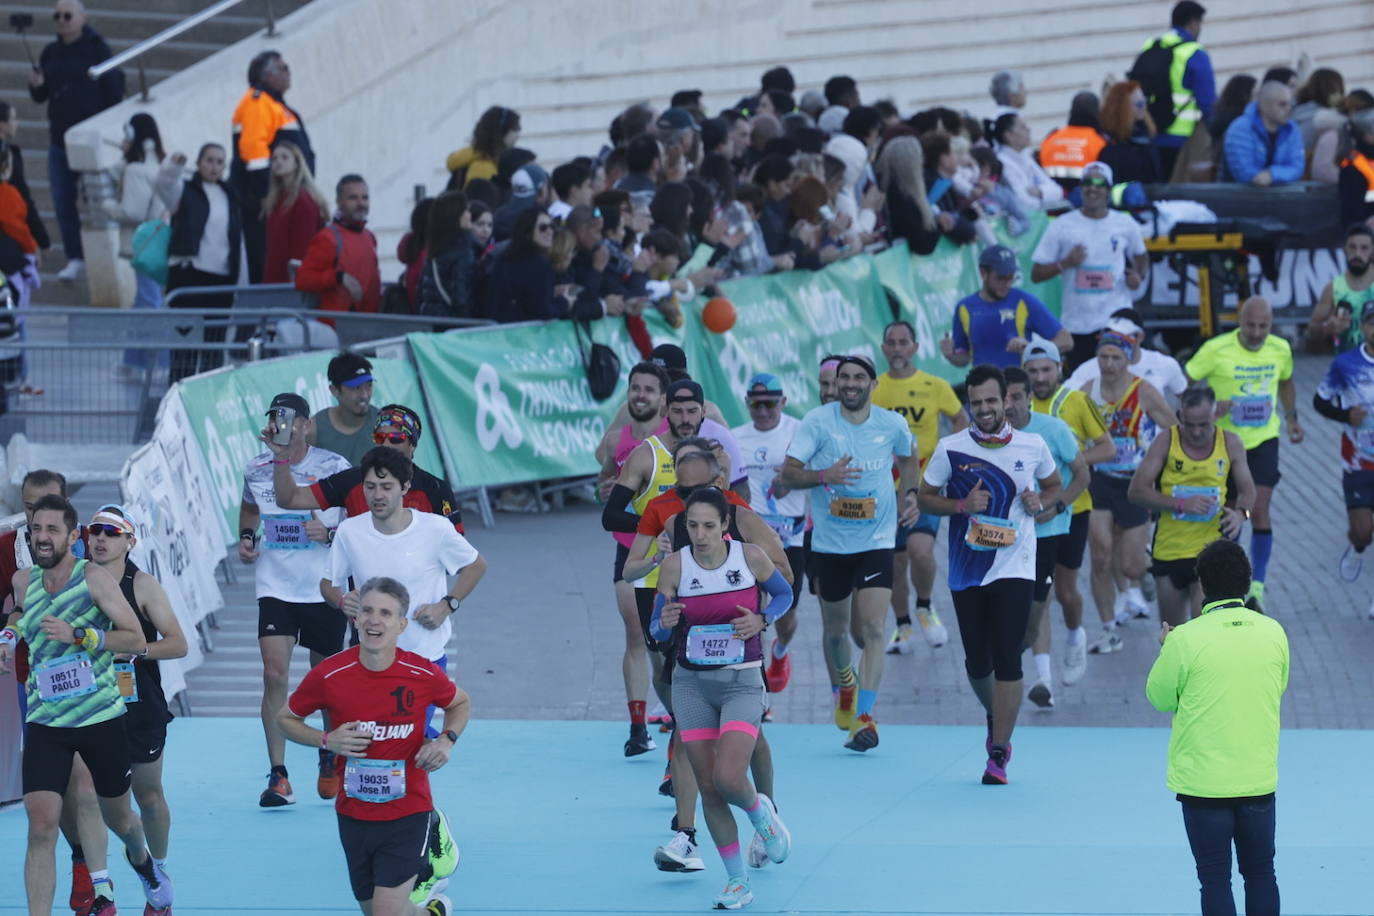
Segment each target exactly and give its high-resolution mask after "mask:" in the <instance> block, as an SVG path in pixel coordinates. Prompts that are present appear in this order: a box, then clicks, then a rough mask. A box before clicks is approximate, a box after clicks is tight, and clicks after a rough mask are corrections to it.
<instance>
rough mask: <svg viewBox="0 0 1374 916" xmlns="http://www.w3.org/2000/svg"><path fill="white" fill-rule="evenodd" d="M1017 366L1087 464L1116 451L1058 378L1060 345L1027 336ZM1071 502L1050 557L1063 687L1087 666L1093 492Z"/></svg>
mask: <svg viewBox="0 0 1374 916" xmlns="http://www.w3.org/2000/svg"><path fill="white" fill-rule="evenodd" d="M1021 367H1022V368H1023V369H1025V370H1026V375H1028V376H1029V377H1030V385H1031V394H1032V395H1033V399H1032V400H1031V408H1032V409H1033V410H1034V411H1035V412H1036V413H1040V414H1047V415H1048V416H1051V417H1056V418H1058V419H1060V420H1063V421H1064V422H1065V423H1066V424H1067V425H1068V427H1069V429H1071V430H1073V434H1074V436H1075V437H1076V438H1077V439H1078V448H1079V450H1080V451H1081V452H1082V453H1083V460H1084V461H1086V462H1087V463H1088V466H1089V467H1091V466H1092V465H1094V464H1096V463H1098V462H1101V461H1108V460H1110V459H1111V458H1112V456H1114V455H1115V454H1116V447H1115V446H1114V445H1113V444H1112V439H1111V437H1110V436H1108V435H1107V427H1106V425H1105V424H1103V422H1102V417H1101V416H1100V415H1099V414H1098V412H1097V410H1096V408H1094V407H1093V405H1092V402H1091V401H1089V400H1088V396H1087V395H1086V394H1084V393H1083V392H1081V391H1079V390H1078V389H1076V388H1070V387H1069V386H1067V385H1061V384H1060V383H1059V378H1060V355H1059V348H1058V347H1056V346H1055V345H1054V344H1052V343H1050V342H1049V341H1046V340H1035V341H1031V344H1030V346H1028V347H1026V349H1025V351H1024V352H1023V353H1022V354H1021ZM1064 501H1065V502H1066V503H1068V504H1069V515H1070V520H1069V533H1068V534H1067V535H1065V536H1064V539H1063V540H1062V541H1060V542H1059V545H1058V556H1056V557H1055V560H1054V597H1055V598H1057V599H1058V600H1059V606H1060V607H1061V608H1063V610H1064V626H1065V628H1066V629H1067V630H1068V633H1067V635H1066V636H1065V638H1064V642H1065V646H1064V670H1063V671H1062V672H1061V673H1060V678H1061V681H1062V683H1063V684H1064V686H1065V687H1072V686H1074V685H1075V684H1077V683H1078V682H1079V681H1081V680H1082V679H1083V674H1084V672H1086V671H1087V670H1088V633H1087V631H1086V630H1085V629H1084V628H1083V595H1082V593H1080V592H1079V590H1078V570H1079V569H1080V568H1081V567H1082V565H1083V553H1084V551H1085V550H1086V549H1087V546H1088V527H1089V517H1090V516H1091V513H1092V507H1093V501H1092V496H1091V495H1090V494H1089V493H1088V491H1087V490H1086V489H1084V490H1082V491H1080V492H1079V494H1078V498H1077V499H1074V500H1067V499H1066V500H1064Z"/></svg>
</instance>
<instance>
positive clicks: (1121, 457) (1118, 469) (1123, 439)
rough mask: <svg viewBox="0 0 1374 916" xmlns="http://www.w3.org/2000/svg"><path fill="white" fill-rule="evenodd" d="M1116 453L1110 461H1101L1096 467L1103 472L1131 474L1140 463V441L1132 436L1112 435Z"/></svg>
mask: <svg viewBox="0 0 1374 916" xmlns="http://www.w3.org/2000/svg"><path fill="white" fill-rule="evenodd" d="M1112 445H1114V446H1115V447H1116V454H1115V455H1113V456H1112V460H1111V461H1106V462H1103V463H1102V464H1099V465H1098V466H1097V469H1098V470H1099V471H1101V472H1103V473H1104V474H1131V473H1133V472H1134V471H1135V469H1136V467H1137V466H1138V465H1139V464H1140V443H1139V442H1137V441H1136V438H1135V437H1134V436H1112Z"/></svg>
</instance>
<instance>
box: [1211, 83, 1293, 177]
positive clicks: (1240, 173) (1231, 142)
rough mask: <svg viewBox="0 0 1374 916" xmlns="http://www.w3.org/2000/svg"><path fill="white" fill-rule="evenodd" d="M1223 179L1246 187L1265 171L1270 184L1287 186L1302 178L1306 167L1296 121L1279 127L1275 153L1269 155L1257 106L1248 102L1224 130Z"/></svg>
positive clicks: (1266, 138)
mask: <svg viewBox="0 0 1374 916" xmlns="http://www.w3.org/2000/svg"><path fill="white" fill-rule="evenodd" d="M1225 151H1226V173H1227V174H1226V177H1227V178H1229V179H1230V180H1231V181H1236V182H1240V183H1241V184H1249V183H1250V182H1251V180H1253V179H1254V177H1255V176H1256V175H1258V174H1259V173H1260V172H1262V171H1264V170H1265V169H1268V170H1269V174H1270V176H1271V177H1273V179H1274V181H1273V184H1288V183H1289V182H1291V181H1299V180H1301V179H1302V173H1303V170H1304V169H1305V168H1306V166H1307V158H1306V154H1305V153H1304V152H1303V146H1302V131H1301V130H1299V129H1298V124H1297V122H1296V121H1292V120H1289V121H1286V122H1284V123H1283V124H1282V125H1280V126H1279V131H1278V136H1277V138H1276V139H1275V142H1274V153H1273V156H1272V157H1271V156H1270V154H1269V131H1267V130H1265V129H1264V121H1263V120H1262V119H1261V118H1260V114H1259V103H1258V102H1251V103H1250V104H1249V105H1246V106H1245V112H1244V114H1242V115H1241V116H1240V117H1239V118H1236V119H1235V120H1234V121H1232V122H1231V126H1230V127H1228V128H1226V143H1225Z"/></svg>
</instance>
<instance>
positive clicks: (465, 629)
mask: <svg viewBox="0 0 1374 916" xmlns="http://www.w3.org/2000/svg"><path fill="white" fill-rule="evenodd" d="M1325 366H1326V360H1322V359H1315V358H1300V359H1299V360H1298V362H1297V371H1296V378H1297V384H1298V392H1299V408H1300V411H1301V414H1302V418H1303V420H1304V422H1305V424H1306V429H1307V439H1306V441H1305V442H1304V443H1302V444H1301V445H1298V446H1290V445H1287V444H1286V443H1285V445H1284V447H1283V458H1282V467H1283V470H1284V478H1283V481H1282V483H1281V484H1280V485H1279V487H1278V490H1277V493H1276V506H1275V510H1274V517H1275V520H1276V521H1275V548H1274V559H1273V562H1272V563H1271V566H1270V572H1269V589H1268V591H1269V599H1268V604H1269V611H1270V613H1271V614H1272V615H1273V616H1275V617H1276V618H1277V619H1278V620H1279V621H1281V622H1282V623H1283V625H1284V626H1285V628H1286V629H1287V630H1288V635H1289V640H1290V642H1291V645H1292V657H1293V664H1292V677H1291V683H1290V688H1289V691H1288V696H1287V698H1286V699H1285V702H1284V710H1283V712H1284V720H1283V721H1284V724H1285V725H1286V726H1288V727H1298V728H1374V676H1372V675H1371V673H1370V669H1369V660H1370V659H1371V658H1374V621H1369V620H1366V619H1365V612H1366V609H1367V608H1368V606H1369V603H1370V599H1371V596H1374V560H1372V561H1371V569H1370V570H1369V571H1368V572H1367V573H1366V574H1365V576H1364V578H1363V579H1361V580H1360V581H1359V582H1356V583H1355V584H1353V585H1349V584H1346V583H1344V582H1342V581H1340V580H1339V579H1338V578H1337V577H1336V575H1335V564H1336V560H1337V558H1338V557H1339V556H1340V553H1341V551H1342V550H1343V549H1344V546H1345V527H1346V526H1345V510H1344V506H1343V504H1342V501H1341V490H1340V474H1339V469H1338V464H1337V460H1336V454H1337V450H1336V443H1337V439H1338V436H1339V432H1338V427H1337V426H1336V424H1334V423H1331V422H1330V421H1327V420H1325V419H1323V418H1322V417H1320V416H1318V415H1316V414H1315V413H1314V412H1313V411H1312V409H1311V395H1312V391H1313V388H1314V387H1315V385H1316V384H1317V382H1318V381H1319V380H1320V377H1321V374H1322V373H1323V372H1324V371H1325ZM598 516H599V509H597V508H596V507H593V506H588V505H585V504H578V503H574V504H572V505H571V506H570V507H569V508H566V509H562V510H560V511H557V512H552V513H547V514H543V515H537V516H531V515H500V516H498V523H497V525H496V527H494V528H491V529H483V528H482V527H481V526H480V523H478V522H476V520H474V521H473V524H472V525H471V526H470V533H471V537H472V540H473V542H474V544H476V546H477V547H478V549H479V550H481V551H482V552H483V553H484V554H485V555H486V557H487V561H488V572H487V576H486V578H485V579H484V580H483V582H482V584H481V585H480V586H479V588H478V590H477V592H476V593H475V594H474V595H473V597H472V598H471V599H470V600H469V601H467V602H466V603H465V604H464V607H463V609H462V611H461V612H460V617H459V620H458V626H457V637H456V639H455V642H454V644H453V647H452V655H453V658H454V661H455V662H456V665H455V666H454V667H453V668H452V669H451V670H452V671H453V672H455V675H456V678H457V680H458V682H459V683H460V684H462V685H463V686H464V687H465V688H466V689H467V690H468V691H469V692H470V693H471V694H472V696H473V708H474V712H475V714H476V715H478V716H480V717H483V718H507V719H612V720H616V719H624V718H625V705H624V694H623V689H622V682H621V674H620V659H621V645H622V640H623V636H622V631H621V627H620V622H619V617H618V615H617V614H616V612H615V608H614V604H613V598H612V593H611V585H610V574H611V559H612V549H611V540H610V537H609V536H608V535H606V534H605V533H604V532H602V531H601V528H600V524H599V518H598ZM944 549H945V548H944V540H943V535H942V538H941V542H940V544H939V545H938V547H937V555H939V556H941V557H942V558H943V554H944ZM235 562H236V561H235ZM941 565H942V567H943V559H942V562H941ZM939 581H941V582H942V581H943V573H942V574H941V579H940V580H939ZM1082 584H1083V591H1084V594H1085V595H1086V594H1088V589H1087V582H1086V569H1085V572H1084V582H1083V583H1082ZM226 598H227V600H228V602H229V608H228V609H227V610H226V611H225V612H222V613H221V614H220V615H219V620H220V623H221V628H220V630H219V631H217V633H216V637H217V651H216V652H215V653H213V654H212V655H210V656H209V657H208V658H207V661H206V664H205V665H204V667H203V668H201V669H199V670H197V671H196V672H194V673H193V674H192V676H191V700H192V704H193V707H194V709H195V712H196V713H197V714H202V715H204V714H221V715H251V714H256V711H257V704H258V698H259V696H260V693H259V688H258V677H259V674H258V669H257V667H256V665H255V659H256V646H255V645H254V636H255V630H254V627H255V617H256V609H255V606H254V602H253V597H252V578H251V574H249V572H248V571H247V570H243V571H241V572H240V573H239V579H238V585H236V586H234V587H231V588H229V589H228V590H227V591H226ZM1090 603H1091V602H1090V601H1089V604H1090ZM936 606H937V608H938V609H939V610H940V611H941V612H942V613H943V614H944V616H945V619H946V623H947V624H948V625H949V628H950V632H951V639H952V642H951V644H950V645H947V646H945V647H944V648H941V649H939V650H934V651H932V650H929V649H927V648H926V647H925V646H924V645H922V646H920V647H919V648H918V650H917V651H916V653H915V654H913V655H911V656H903V657H889V659H888V665H887V673H886V676H885V678H884V684H883V690H882V693H881V695H880V697H879V700H878V705H877V714H878V717H879V720H880V721H883V722H892V723H912V724H972V723H977V722H979V721H981V717H982V714H981V710H980V709H979V707H978V706H977V704H976V702H975V700H974V699H973V697H972V695H971V693H970V692H969V689H968V686H967V684H966V682H965V680H964V677H963V653H962V650H961V649H960V647H959V645H958V639H957V631H956V628H955V625H954V619H953V611H952V610H951V609H950V606H949V594H948V592H942V591H941V590H940V586H939V585H938V584H937V590H936ZM798 613H799V614H800V615H801V628H800V632H799V636H798V641H797V643H796V644H795V648H794V667H793V676H792V683H791V685H790V686H789V687H788V688H787V690H786V691H785V692H783V693H782V694H779V695H778V696H777V697H775V698H774V715H775V718H776V719H777V720H778V721H787V722H823V721H826V719H827V718H828V716H829V714H830V711H829V710H830V695H829V688H828V684H827V681H826V676H825V671H824V668H823V665H822V661H821V655H820V649H819V629H820V627H819V611H818V608H817V605H816V601H815V599H814V598H813V597H811V596H809V595H807V596H805V597H804V598H803V599H802V603H801V606H800V608H799V609H798ZM1052 615H1053V616H1055V617H1058V610H1057V608H1056V609H1055V610H1053V611H1052ZM1086 616H1087V617H1088V618H1089V619H1090V620H1091V619H1093V612H1092V609H1091V607H1089V608H1088V610H1087V615H1086ZM1055 628H1056V629H1055V640H1056V644H1057V646H1062V645H1063V639H1062V637H1063V626H1062V622H1061V621H1056V623H1055ZM1155 636H1156V630H1155V624H1154V623H1153V622H1151V621H1137V622H1135V623H1133V624H1132V625H1131V628H1130V631H1129V633H1128V636H1127V639H1126V646H1125V650H1124V651H1123V652H1121V653H1118V654H1115V655H1111V656H1107V657H1104V658H1097V657H1092V656H1090V657H1089V667H1088V673H1087V676H1086V677H1085V678H1084V679H1083V681H1082V682H1081V683H1080V684H1079V685H1078V686H1076V687H1074V688H1072V689H1069V688H1063V687H1059V686H1057V685H1056V703H1057V705H1056V708H1055V709H1054V710H1053V711H1052V712H1050V713H1041V712H1038V711H1034V710H1033V708H1032V707H1031V706H1030V705H1029V704H1027V706H1026V710H1025V713H1024V715H1023V717H1022V724H1023V725H1038V724H1053V725H1112V726H1162V725H1166V724H1167V721H1168V720H1167V717H1166V716H1164V715H1161V714H1159V713H1156V712H1154V710H1153V709H1151V708H1150V706H1149V704H1148V703H1147V702H1146V700H1145V698H1144V693H1143V689H1144V679H1145V674H1146V672H1147V671H1148V670H1149V666H1150V663H1151V661H1152V660H1153V658H1154V655H1155V652H1156V649H1157V642H1156V639H1155ZM296 654H297V656H298V658H297V660H296V665H295V666H293V679H294V678H297V677H299V675H300V674H303V673H304V670H305V667H304V658H303V655H304V653H302V652H298V653H296ZM1027 667H1029V658H1027ZM836 738H837V740H838V739H839V735H838V734H837V735H836Z"/></svg>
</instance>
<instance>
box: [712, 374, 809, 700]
mask: <svg viewBox="0 0 1374 916" xmlns="http://www.w3.org/2000/svg"><path fill="white" fill-rule="evenodd" d="M744 402H745V403H746V404H748V405H749V417H750V420H751V421H752V422H749V423H745V424H743V425H742V426H736V427H735V428H734V429H732V430H730V434H731V435H733V436H734V437H735V444H737V445H738V446H739V452H740V461H742V462H743V465H744V467H743V470H744V471H745V472H747V473H748V475H749V508H751V509H753V510H754V511H755V512H757V513H758V515H759V518H761V519H763V520H764V521H765V522H767V523H768V527H770V528H772V529H773V530H774V531H776V532H777V533H778V537H780V538H782V547H783V550H784V551H785V552H786V554H787V562H788V564H789V565H790V566H791V567H792V581H793V583H795V585H794V587H793V589H792V606H791V607H790V608H788V610H789V611H795V610H796V609H797V602H798V601H799V600H801V579H802V572H803V571H804V570H805V569H806V547H805V546H804V544H805V541H806V508H807V506H806V504H807V499H806V493H805V491H803V490H789V489H787V488H786V487H785V486H783V485H782V481H781V480H779V479H778V475H779V474H780V473H781V471H782V462H783V459H785V458H786V457H787V446H789V445H791V444H792V434H793V433H795V432H796V431H797V427H799V426H801V421H800V420H798V419H797V418H796V417H792V416H788V415H787V414H785V413H783V412H782V411H783V408H784V407H786V406H787V398H786V397H785V396H784V395H783V391H782V381H781V380H780V379H778V377H777V376H776V375H772V374H770V373H767V372H760V373H758V374H757V375H755V376H754V377H753V378H751V379H750V380H749V387H748V388H747V389H746V390H745V395H744ZM796 633H797V615H796V614H784V615H782V616H781V617H779V618H778V621H777V636H775V637H774V638H773V648H772V649H771V650H770V651H769V653H768V666H767V667H766V668H765V669H764V675H763V676H764V678H765V679H766V680H767V681H768V692H769V693H781V692H782V690H783V688H784V687H786V686H787V681H788V679H789V678H790V677H791V675H792V657H791V656H790V655H788V654H787V647H788V646H789V645H791V643H792V639H793V637H795V636H796Z"/></svg>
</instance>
